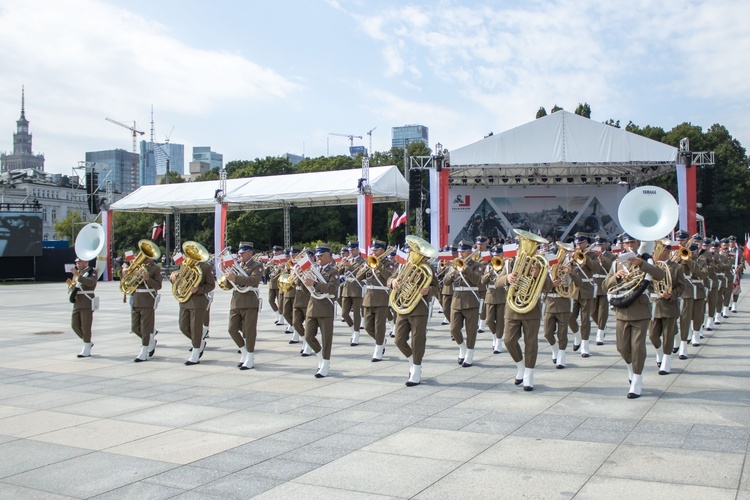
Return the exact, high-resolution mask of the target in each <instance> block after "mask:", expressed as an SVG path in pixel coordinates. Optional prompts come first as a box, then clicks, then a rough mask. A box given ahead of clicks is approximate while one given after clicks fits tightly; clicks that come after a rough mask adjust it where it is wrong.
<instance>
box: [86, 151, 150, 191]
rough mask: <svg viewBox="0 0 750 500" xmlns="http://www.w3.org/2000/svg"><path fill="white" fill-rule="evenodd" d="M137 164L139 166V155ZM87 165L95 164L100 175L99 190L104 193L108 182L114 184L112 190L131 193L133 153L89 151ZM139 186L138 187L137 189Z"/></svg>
mask: <svg viewBox="0 0 750 500" xmlns="http://www.w3.org/2000/svg"><path fill="white" fill-rule="evenodd" d="M135 157H136V158H135V160H136V161H135V164H136V165H137V164H138V155H135ZM86 163H94V164H95V165H94V168H95V169H96V171H97V172H98V173H99V185H98V186H97V188H98V189H99V190H101V191H104V190H105V189H106V186H107V182H111V183H112V188H113V189H114V190H115V191H117V192H118V193H129V192H130V182H131V179H132V177H131V171H132V169H133V164H134V162H133V153H131V152H130V151H125V150H124V149H109V150H106V151H87V152H86ZM137 187H138V186H136V188H137Z"/></svg>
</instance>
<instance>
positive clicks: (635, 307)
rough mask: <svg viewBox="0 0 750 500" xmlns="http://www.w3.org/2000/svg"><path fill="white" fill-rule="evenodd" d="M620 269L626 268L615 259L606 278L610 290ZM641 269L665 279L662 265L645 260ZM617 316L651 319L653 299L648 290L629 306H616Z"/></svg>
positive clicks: (629, 319)
mask: <svg viewBox="0 0 750 500" xmlns="http://www.w3.org/2000/svg"><path fill="white" fill-rule="evenodd" d="M620 269H624V267H623V264H622V262H620V261H619V260H617V261H615V263H614V265H613V266H612V269H611V270H610V272H609V274H607V279H606V280H604V286H605V287H606V289H607V290H608V291H609V289H610V288H613V287H614V286H615V285H616V284H617V283H619V280H618V279H617V278H616V277H615V273H617V271H619V270H620ZM641 270H642V271H643V272H645V273H648V274H650V275H651V277H652V278H653V279H655V280H662V279H664V276H665V274H664V271H663V270H662V269H661V268H660V267H656V266H655V265H653V264H650V263H648V262H644V263H643V264H642V265H641ZM615 318H616V319H618V320H623V321H637V320H641V319H651V299H650V297H649V295H648V293H647V292H644V293H642V294H641V296H640V297H638V298H637V299H636V300H635V302H633V303H632V304H630V305H629V306H628V307H621V308H615Z"/></svg>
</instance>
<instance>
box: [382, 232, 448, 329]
mask: <svg viewBox="0 0 750 500" xmlns="http://www.w3.org/2000/svg"><path fill="white" fill-rule="evenodd" d="M406 242H407V243H408V244H409V249H410V250H411V251H410V252H409V259H408V260H407V262H406V264H404V266H403V267H402V268H401V270H400V271H399V273H398V276H397V277H396V280H397V281H398V289H395V290H391V293H390V295H389V297H388V302H389V303H390V305H391V308H393V310H394V311H396V313H398V314H409V313H410V312H412V311H413V310H414V308H415V307H417V304H418V303H419V300H420V299H421V298H422V293H421V290H422V289H423V288H425V287H428V286H429V285H430V282H431V281H432V266H430V265H429V264H427V263H425V262H422V260H423V259H424V258H425V257H427V258H428V259H434V258H435V257H437V253H438V252H437V250H436V249H435V247H433V246H432V245H430V244H429V243H427V241H425V240H423V239H422V238H420V237H419V236H414V235H408V236H407V237H406Z"/></svg>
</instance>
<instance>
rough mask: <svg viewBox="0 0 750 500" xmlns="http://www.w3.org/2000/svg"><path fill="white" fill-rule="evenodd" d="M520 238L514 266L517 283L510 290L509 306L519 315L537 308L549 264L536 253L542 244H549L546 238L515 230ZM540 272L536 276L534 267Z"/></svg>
mask: <svg viewBox="0 0 750 500" xmlns="http://www.w3.org/2000/svg"><path fill="white" fill-rule="evenodd" d="M514 231H515V232H516V234H517V235H518V237H519V243H518V254H517V255H516V261H515V263H514V264H513V271H512V273H513V276H515V281H514V282H513V284H512V285H511V286H510V287H509V288H508V298H507V301H508V306H509V307H510V308H511V309H513V310H514V311H515V312H517V313H518V314H526V313H528V312H529V311H531V310H532V309H533V308H534V307H536V305H537V302H539V296H540V295H541V293H542V287H543V286H544V282H545V280H546V279H547V271H548V269H549V263H548V262H547V259H545V258H544V256H542V255H538V254H537V253H536V248H537V246H538V245H539V244H540V243H547V240H546V239H545V238H542V237H541V236H537V235H536V234H534V233H530V232H528V231H523V230H521V229H514ZM535 266H539V272H538V273H537V274H536V276H534V267H535Z"/></svg>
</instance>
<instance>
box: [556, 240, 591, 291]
mask: <svg viewBox="0 0 750 500" xmlns="http://www.w3.org/2000/svg"><path fill="white" fill-rule="evenodd" d="M557 248H558V250H557V264H554V265H553V266H552V268H551V269H550V272H549V273H550V275H551V276H552V280H553V281H559V282H560V284H559V285H557V286H555V293H556V294H557V295H559V296H560V297H563V298H566V299H569V298H571V297H572V296H573V295H575V293H576V288H577V287H576V284H575V283H573V279H572V278H571V277H570V274H568V273H567V272H565V271H566V269H567V268H569V267H570V258H572V259H573V260H576V259H575V256H576V254H577V253H580V254H581V256H582V257H583V260H584V262H585V261H586V257H585V255H584V252H581V251H580V250H575V251H574V249H575V247H574V246H573V244H571V243H563V242H562V241H558V242H557ZM576 262H578V261H577V260H576ZM578 265H581V264H578Z"/></svg>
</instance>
